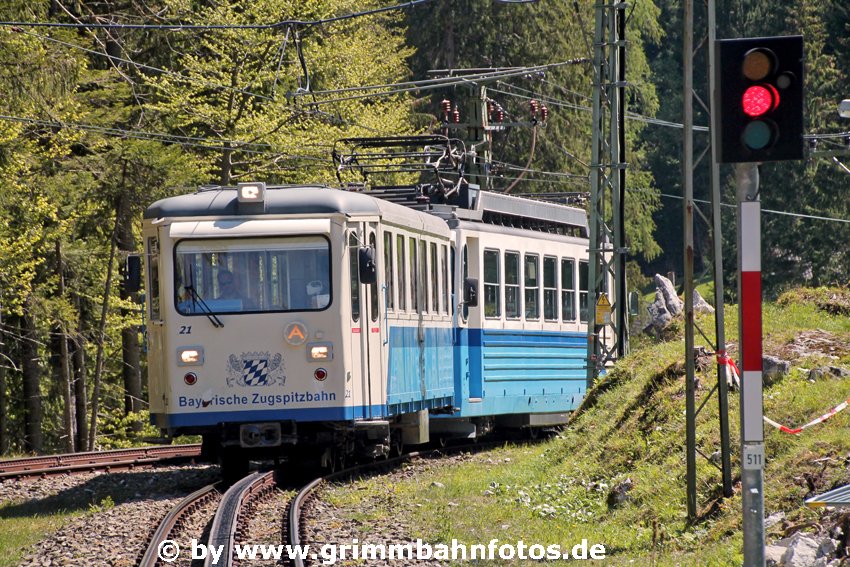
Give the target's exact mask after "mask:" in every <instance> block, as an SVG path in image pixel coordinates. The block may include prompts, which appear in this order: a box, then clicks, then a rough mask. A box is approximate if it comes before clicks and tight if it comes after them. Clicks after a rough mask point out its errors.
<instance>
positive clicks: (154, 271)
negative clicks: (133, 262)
mask: <svg viewBox="0 0 850 567" xmlns="http://www.w3.org/2000/svg"><path fill="white" fill-rule="evenodd" d="M147 254H148V295H149V296H150V301H151V302H150V306H151V312H150V318H151V321H159V320H161V319H162V315H161V312H160V308H159V241H158V240H157V239H156V237H155V236H151V237H149V238H148V240H147Z"/></svg>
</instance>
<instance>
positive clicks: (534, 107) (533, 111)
mask: <svg viewBox="0 0 850 567" xmlns="http://www.w3.org/2000/svg"><path fill="white" fill-rule="evenodd" d="M528 105H529V106H530V107H531V115H532V116H537V111H538V110H540V103H539V102H537V101H536V100H534V99H531V100H530V101H528Z"/></svg>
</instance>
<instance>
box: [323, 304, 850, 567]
mask: <svg viewBox="0 0 850 567" xmlns="http://www.w3.org/2000/svg"><path fill="white" fill-rule="evenodd" d="M726 315H727V319H728V320H727V326H726V336H727V340H728V341H730V342H737V329H736V326H737V310H736V309H735V308H734V307H727V309H726ZM699 323H700V327H701V328H702V329H703V330H704V331H706V332H708V331H710V330H713V320H712V319H708V318H705V319H701V320H700V321H699ZM812 329H820V330H822V331H824V332H828V333H831V334H832V335H833V338H834V341H835V344H836V345H841V344H847V343H848V342H850V341H848V339H850V318H847V317H838V316H833V315H828V314H826V313H824V312H823V311H820V310H818V309H817V307H816V306H815V305H814V304H813V303H807V304H804V305H797V304H786V305H777V304H766V305H765V308H764V332H765V336H766V338H765V353H766V354H772V353H781V352H782V351H783V348H785V349H786V350H787V344H788V343H789V342H790V341H792V340H793V339H794V338H795V337H796V336H798V335H799V334H800V332H802V331H807V330H812ZM701 343H703V344H704V340H702V339H700V338H699V337H698V339H697V344H701ZM644 344H645V345H647V344H648V346H645V347H643V348H641V349H640V350H638V351H635V352H633V353H632V354H631V355H630V356H628V357H626V358H625V359H624V360H622V361H621V362H620V363H618V365H617V366H616V368H615V369H613V371H612V372H610V373H609V374H608V375H607V376H606V377H605V378H604V379H603V381H602V382H601V383H600V384H598V385H597V387H598V388H599V392H601V393H599V395H598V397H596V398H595V399H596V401H595V404H592V405H588V407H586V408H584V409H583V410H582V411H580V412H579V413H578V415H576V417H575V418H574V419H573V421H572V422H571V423H570V425H569V426H568V427H567V429H566V430H565V431H564V432H562V433H561V434H560V435H559V437H558V438H555V439H553V440H550V441H548V442H546V443H543V444H540V445H535V446H532V447H522V446H519V447H507V448H504V449H500V450H498V451H494V452H493V453H489V454H487V455H486V456H479V457H476V458H474V459H472V461H470V462H465V463H463V464H461V465H458V466H456V467H451V468H449V467H431V468H430V469H428V470H425V471H424V472H423V473H422V474H419V475H416V476H415V477H413V478H410V479H407V480H404V481H401V482H396V481H390V480H387V479H386V478H377V479H373V480H368V481H363V482H361V483H358V484H357V485H355V486H354V488H353V490H351V491H350V492H348V493H346V492H345V491H343V492H342V493H338V494H336V496H335V498H337V500H338V503H339V504H342V505H346V504H350V505H352V507H356V501H357V500H358V499H360V498H362V497H363V496H364V494H365V495H369V494H382V495H384V497H388V498H390V500H391V502H392V503H393V505H392V506H389V505H388V506H387V507H386V510H387V512H386V513H387V514H390V513H395V512H397V511H399V510H402V511H406V512H403V513H405V514H407V515H409V516H410V522H409V523H410V525H413V526H417V530H418V533H415V534H413V537H414V538H415V537H422V538H424V539H425V540H427V541H430V542H432V543H437V542H442V543H450V542H451V540H452V539H453V538H456V539H458V540H460V541H463V542H466V543H468V544H473V543H482V542H483V543H486V542H488V541H489V540H490V539H491V538H498V539H499V540H500V541H501V542H514V541H517V540H523V541H524V542H526V543H527V544H529V545H530V544H532V543H539V544H543V545H549V544H561V545H564V544H569V545H570V546H572V545H573V544H575V543H578V542H580V541H581V540H582V539H583V538H584V539H587V540H589V542H590V543H591V544H593V543H602V544H604V545H605V546H606V549H607V551H608V554H609V555H608V558H607V559H606V561H605V564H606V565H638V566H640V565H671V566H672V565H696V564H698V565H718V566H721V565H740V564H741V561H742V560H743V557H742V554H741V542H742V540H741V535H740V533H741V500H740V496H739V495H737V494H736V495H735V496H733V497H732V498H730V499H722V498H719V497H720V482H721V478H720V472H719V471H718V470H717V469H716V468H715V467H714V466H713V465H711V464H710V463H709V462H708V461H706V460H705V459H703V458H702V457H697V468H698V475H697V478H698V487H697V488H698V500H697V502H698V508H699V516H700V518H699V520H698V521H697V522H696V523H694V524H693V525H690V524H688V522H687V517H686V516H687V514H686V510H687V505H686V494H685V451H684V445H685V418H684V410H685V399H684V376H683V371H682V368H683V350H684V343H683V342H682V341H673V342H669V343H649V342H648V341H644ZM732 354H733V355H734V354H735V351H734V349H733V351H732ZM830 356H836V355H835V354H834V353H832V354H831V355H830V353H824V354H822V355H817V356H814V357H811V358H806V359H800V360H798V361H794V362H792V371H791V373H790V374H789V375H788V376H786V377H784V378H783V379H781V380H780V381H778V382H777V383H775V384H774V385H772V386H770V387H768V388H767V389H766V390H765V413H766V415H768V416H769V417H771V418H773V419H774V420H776V421H779V422H780V423H784V424H788V425H791V426H797V425H800V424H803V423H806V422H808V421H809V420H811V419H812V418H814V417H816V416H818V415H820V414H821V413H823V412H824V411H826V410H828V409H830V408H831V407H833V406H834V405H837V404H838V403H840V402H842V401H844V400H845V399H847V398H848V397H850V379H845V380H839V379H824V380H820V381H817V382H815V383H811V382H809V381H808V374H807V372H805V371H804V370H803V368H806V369H808V368H813V367H815V366H818V365H823V364H832V365H839V366H845V367H848V366H850V358H848V356H847V355H844V354H840V353H839V354H838V357H839V358H838V359H837V360H836V359H834V358H830ZM714 368H715V367H714V365H713V364H709V365H708V368H707V369H706V370H705V371H702V372H698V379H699V380H700V383H701V387H700V390H699V391H698V394H697V397H698V399H697V403H698V404H699V403H700V402H701V401H702V399H703V398H704V397H705V396H707V395H708V392H709V390H710V389H711V386H712V385H713V384H714V383H716V375H715V369H714ZM729 401H730V415H729V421H730V424H731V425H732V448H733V468H734V471H733V475H737V474H738V469H737V465H738V459H739V457H738V442H739V439H738V437H737V429H738V421H739V413H738V407H739V404H738V393H737V392H734V393H731V394H730V399H729ZM717 424H718V408H717V402H716V397H715V398H714V399H713V400H710V401H709V403H707V404H706V405H705V408H704V410H703V412H702V413H701V414H700V416H699V417H698V423H697V442H698V446H699V448H700V450H701V451H702V452H703V453H705V454H706V455H710V454H711V453H713V452H714V451H715V450H718V449H719V431H718V425H717ZM848 425H850V411H848V412H845V413H842V414H839V415H838V416H836V417H834V418H832V419H831V420H830V421H828V422H827V423H824V424H821V425H818V426H815V427H813V428H811V429H808V430H806V431H805V432H804V433H803V434H802V435H800V436H790V435H787V434H783V433H780V432H778V431H776V430H774V429H772V428H770V427H768V426H766V428H765V440H766V454H767V465H766V468H765V510H766V512H767V513H768V514H771V513H773V512H776V511H779V510H782V511H784V512H785V514H786V517H787V521H788V522H790V523H791V524H792V525H793V524H804V523H806V522H810V521H813V520H817V519H818V518H819V512H815V511H811V510H809V509H808V508H806V507H805V506H804V505H803V500H804V499H805V497H806V495H807V494H808V493H809V492H810V486H809V484H808V483H811V484H812V485H813V487H814V489H815V491H817V492H823V491H825V490H828V489H831V488H834V487H836V486H839V485H842V484H846V483H848V482H850V470H848V469H847V468H846V466H845V465H844V460H845V457H846V456H847V455H848V454H850V436H848V435H847V434H846V432H847V427H848ZM486 458H489V459H491V460H492V461H494V462H495V463H497V464H492V463H488V462H487V461H486ZM506 459H509V460H506ZM627 478H628V479H630V480H631V481H632V483H633V489H632V490H631V491H630V492H629V497H630V499H629V500H628V501H627V502H625V503H624V504H622V505H620V506H618V507H609V505H608V503H607V498H608V493H609V490H610V487H612V486H614V485H616V484H617V483H620V482H623V481H624V480H625V479H627ZM806 479H808V480H806ZM391 482H392V483H393V484H392V485H390V484H389V483H391ZM434 482H440V483H442V484H444V485H445V486H444V487H442V488H441V487H438V486H434V485H433V484H432V483H434ZM364 491H365V492H364ZM779 530H780V527H779V526H776V527H774V528H771V529H770V530H768V537H769V538H776V537H778V536H779V535H780V531H779ZM511 564H517V562H511ZM529 564H531V563H529Z"/></svg>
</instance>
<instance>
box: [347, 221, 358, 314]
mask: <svg viewBox="0 0 850 567" xmlns="http://www.w3.org/2000/svg"><path fill="white" fill-rule="evenodd" d="M357 250H358V245H357V235H356V234H354V232H352V233H351V235H350V236H349V237H348V272H349V279H350V283H351V320H352V321H353V322H355V323H357V322H359V321H360V279H359V271H360V270H359V266H358V262H357Z"/></svg>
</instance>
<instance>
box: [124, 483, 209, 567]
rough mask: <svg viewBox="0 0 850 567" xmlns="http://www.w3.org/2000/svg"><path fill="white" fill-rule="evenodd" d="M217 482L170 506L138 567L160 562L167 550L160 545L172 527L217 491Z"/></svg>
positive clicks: (153, 565) (154, 564) (167, 536)
mask: <svg viewBox="0 0 850 567" xmlns="http://www.w3.org/2000/svg"><path fill="white" fill-rule="evenodd" d="M218 486H219V485H217V484H210V485H208V486H205V487H203V488H201V489H199V490H196V491H195V492H193V493H192V494H190V495H189V496H187V497H186V498H184V499H183V500H181V501H180V502H179V503H177V505H176V506H174V508H172V509H171V510H170V511H169V512H168V514H166V515H165V518H163V519H162V521H161V522H160V523H159V525H158V526H157V527H156V529H155V530H154V532H153V534H152V535H151V540H150V542H149V544H148V547H147V548H146V549H145V553H144V555H142V558H141V559H140V560H139V567H156V566H157V565H160V564H161V560H160V553H161V552H162V553H163V554H165V555H168V553H167V552H168V550H167V549H163V548H162V547H161V546H162V545H163V542H164V541H165V540H167V539H169V536H170V535H171V533H172V532H173V531H174V529H175V528H176V527H178V526H180V525H181V523H182V522H183V520H184V519H185V518H186V517H188V516H189V515H190V514H192V513H193V512H194V511H195V510H197V509H198V508H199V507H200V506H203V505H204V504H206V502H207V501H209V500H210V499H211V498H213V496H214V495H215V494H216V493H217V492H218Z"/></svg>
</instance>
